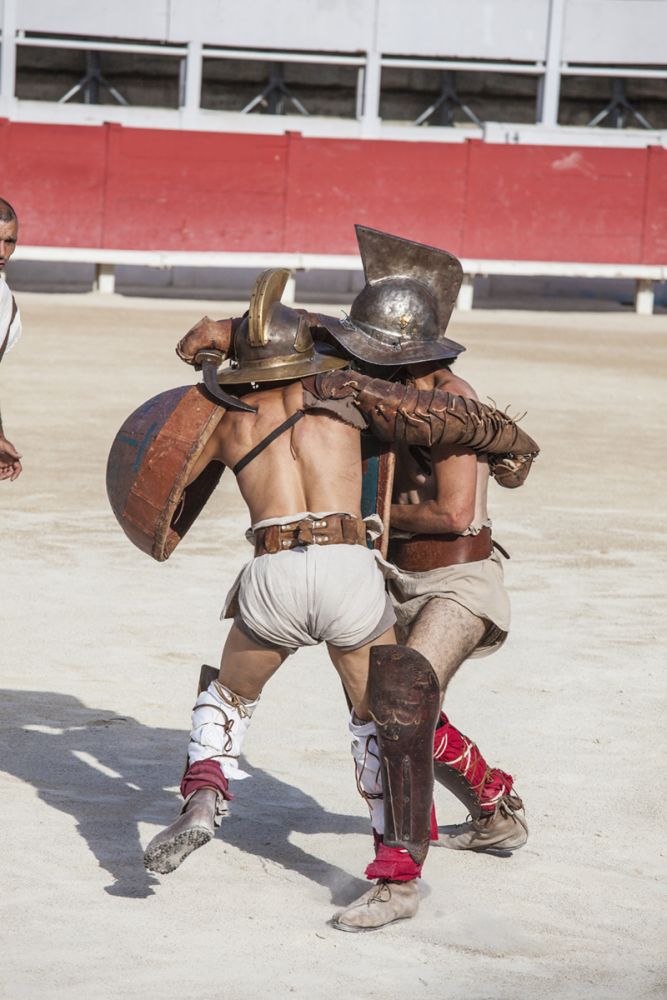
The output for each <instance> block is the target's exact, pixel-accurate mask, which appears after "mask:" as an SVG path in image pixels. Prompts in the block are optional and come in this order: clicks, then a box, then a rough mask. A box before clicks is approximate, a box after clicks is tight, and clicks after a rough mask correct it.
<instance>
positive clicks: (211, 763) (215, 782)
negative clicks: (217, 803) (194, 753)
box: [181, 760, 234, 800]
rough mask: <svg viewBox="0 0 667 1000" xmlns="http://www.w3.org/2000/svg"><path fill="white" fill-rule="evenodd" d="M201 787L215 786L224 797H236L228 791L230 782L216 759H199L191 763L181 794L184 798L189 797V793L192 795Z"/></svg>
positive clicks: (182, 784)
mask: <svg viewBox="0 0 667 1000" xmlns="http://www.w3.org/2000/svg"><path fill="white" fill-rule="evenodd" d="M199 788H213V789H214V790H215V791H216V792H220V794H221V795H222V797H223V799H228V800H231V799H233V798H234V796H233V795H231V794H230V792H229V791H228V789H229V782H228V781H227V779H226V778H225V776H224V774H223V773H222V768H221V767H220V765H219V764H218V762H217V761H215V760H198V761H196V762H195V763H194V764H190V766H189V767H188V769H187V771H186V772H185V774H184V775H183V780H182V781H181V795H182V796H183V798H184V799H187V797H188V795H192V793H193V792H196V791H197V790H198V789H199Z"/></svg>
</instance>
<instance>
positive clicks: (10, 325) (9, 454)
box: [0, 198, 22, 480]
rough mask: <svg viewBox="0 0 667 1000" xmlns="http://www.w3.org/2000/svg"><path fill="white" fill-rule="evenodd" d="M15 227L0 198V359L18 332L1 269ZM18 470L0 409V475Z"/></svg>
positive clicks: (9, 476)
mask: <svg viewBox="0 0 667 1000" xmlns="http://www.w3.org/2000/svg"><path fill="white" fill-rule="evenodd" d="M18 228H19V223H18V219H17V217H16V212H15V211H14V209H13V208H12V206H11V205H10V204H9V202H8V201H5V199H4V198H0V361H2V358H3V357H4V355H5V353H6V352H7V351H11V349H12V347H13V346H14V344H15V343H16V341H17V340H18V338H19V336H20V335H21V315H20V313H19V310H18V307H17V305H16V302H15V301H14V296H13V295H12V293H11V291H10V290H9V287H8V286H7V283H6V281H4V269H5V267H6V265H7V261H8V260H9V258H10V257H11V255H12V254H13V253H14V250H15V249H16V240H17V237H18ZM21 471H22V467H21V456H20V455H19V453H18V452H17V450H16V448H15V447H14V445H13V444H12V443H11V441H8V440H7V438H6V437H5V433H4V430H3V428H2V414H1V413H0V479H11V480H14V479H18V477H19V476H20V475H21Z"/></svg>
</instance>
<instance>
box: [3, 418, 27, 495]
mask: <svg viewBox="0 0 667 1000" xmlns="http://www.w3.org/2000/svg"><path fill="white" fill-rule="evenodd" d="M22 471H23V466H22V465H21V456H20V455H19V453H18V451H17V450H16V448H15V447H14V445H13V444H12V443H11V441H8V440H7V438H6V437H5V435H4V431H3V429H2V415H0V480H2V479H10V480H12V481H13V480H14V479H18V477H19V476H20V475H21V472H22Z"/></svg>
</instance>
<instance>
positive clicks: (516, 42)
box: [378, 0, 549, 61]
mask: <svg viewBox="0 0 667 1000" xmlns="http://www.w3.org/2000/svg"><path fill="white" fill-rule="evenodd" d="M380 11H381V17H380V24H379V28H378V49H379V50H380V51H381V52H383V53H387V54H389V53H396V54H398V53H402V54H405V55H417V56H450V57H461V58H477V59H519V60H527V61H536V60H538V59H544V58H545V54H546V38H547V20H548V14H549V0H409V2H408V0H381V3H380Z"/></svg>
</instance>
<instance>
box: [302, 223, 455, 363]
mask: <svg viewBox="0 0 667 1000" xmlns="http://www.w3.org/2000/svg"><path fill="white" fill-rule="evenodd" d="M355 230H356V234H357V242H358V244H359V252H360V254H361V261H362V264H363V267H364V276H365V278H366V284H365V286H364V287H363V288H362V290H361V291H360V292H359V294H358V295H357V297H356V298H355V300H354V302H353V303H352V306H351V308H350V313H349V316H346V317H345V319H342V320H337V319H334V318H332V317H331V316H325V315H318V321H319V322H320V324H321V325H322V326H323V327H325V329H327V330H328V331H329V333H330V334H331V335H332V336H333V337H334V339H335V340H336V341H337V342H338V343H339V344H340V345H341V346H342V347H343V348H345V350H346V351H348V352H349V353H350V354H352V355H353V356H354V357H356V358H360V359H361V360H362V361H367V362H369V363H370V364H375V365H392V366H396V365H405V364H418V363H419V362H422V361H435V360H443V361H444V360H450V361H451V360H452V359H453V358H455V357H457V355H459V354H460V353H461V352H462V351H464V350H465V347H463V345H462V344H457V343H456V341H454V340H449V339H448V338H447V337H445V335H444V334H445V330H446V329H447V324H448V323H449V319H450V317H451V315H452V310H453V308H454V304H455V302H456V297H457V295H458V293H459V288H460V287H461V281H462V279H463V269H462V267H461V262H460V261H459V260H458V258H457V257H454V255H453V254H451V253H448V252H447V251H446V250H438V249H437V248H436V247H431V246H427V245H426V244H424V243H415V242H413V241H412V240H406V239H403V238H402V237H400V236H391V235H390V234H389V233H383V232H381V231H380V230H378V229H368V228H366V227H365V226H355Z"/></svg>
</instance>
